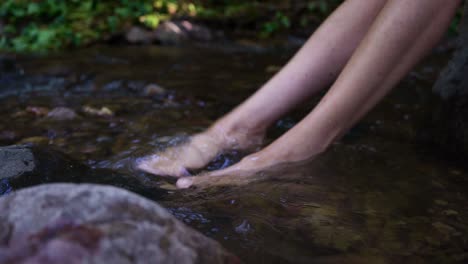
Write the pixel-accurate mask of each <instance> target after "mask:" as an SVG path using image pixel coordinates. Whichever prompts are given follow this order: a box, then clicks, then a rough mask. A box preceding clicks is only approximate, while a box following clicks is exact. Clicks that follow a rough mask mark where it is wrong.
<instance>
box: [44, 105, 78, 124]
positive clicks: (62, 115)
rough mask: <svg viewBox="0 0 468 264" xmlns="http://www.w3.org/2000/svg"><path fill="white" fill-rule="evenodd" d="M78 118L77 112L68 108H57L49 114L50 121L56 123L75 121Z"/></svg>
mask: <svg viewBox="0 0 468 264" xmlns="http://www.w3.org/2000/svg"><path fill="white" fill-rule="evenodd" d="M76 117H77V114H76V112H75V111H74V110H72V109H70V108H67V107H56V108H54V109H52V110H51V111H50V112H49V113H48V114H47V118H48V119H52V120H56V121H67V120H73V119H75V118H76Z"/></svg>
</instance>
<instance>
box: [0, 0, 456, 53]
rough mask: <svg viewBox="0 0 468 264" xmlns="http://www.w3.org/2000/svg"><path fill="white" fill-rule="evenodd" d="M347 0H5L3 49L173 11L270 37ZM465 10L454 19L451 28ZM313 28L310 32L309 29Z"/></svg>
mask: <svg viewBox="0 0 468 264" xmlns="http://www.w3.org/2000/svg"><path fill="white" fill-rule="evenodd" d="M342 1H343V0H262V1H254V0H1V1H0V50H9V51H15V52H43V51H49V50H59V49H63V48H67V47H79V46H84V45H88V44H90V43H93V42H96V41H102V40H105V39H108V38H109V37H111V36H112V35H113V34H115V33H118V32H121V31H122V30H123V29H124V28H126V27H129V26H131V25H134V24H140V25H143V26H146V27H148V28H156V27H157V26H158V25H159V24H160V23H161V22H162V21H164V20H167V19H170V18H172V17H174V16H190V17H197V18H198V19H203V20H205V21H208V22H210V21H211V22H214V23H213V24H220V23H217V22H223V23H221V24H223V25H230V26H231V27H235V28H236V29H241V30H245V29H247V30H251V31H252V30H256V31H257V32H258V36H259V37H263V38H267V37H271V36H272V35H275V34H277V33H281V32H284V31H286V30H291V29H293V30H298V29H301V28H304V29H307V30H309V29H310V28H311V25H318V24H319V23H320V22H321V21H322V20H323V19H324V18H325V17H326V16H327V15H328V14H329V13H330V12H332V11H333V9H334V8H335V7H336V6H338V5H339V4H340V3H341V2H342ZM460 17H461V12H459V13H458V15H457V17H456V18H455V19H454V23H453V26H452V32H456V24H457V21H459V19H460ZM306 32H308V31H306Z"/></svg>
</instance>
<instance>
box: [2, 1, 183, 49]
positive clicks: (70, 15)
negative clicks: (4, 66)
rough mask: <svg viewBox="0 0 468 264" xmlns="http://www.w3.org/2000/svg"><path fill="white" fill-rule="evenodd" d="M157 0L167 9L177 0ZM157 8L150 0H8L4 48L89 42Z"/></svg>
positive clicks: (4, 15)
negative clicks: (167, 6) (168, 5)
mask: <svg viewBox="0 0 468 264" xmlns="http://www.w3.org/2000/svg"><path fill="white" fill-rule="evenodd" d="M156 2H162V6H161V8H160V9H161V10H162V11H161V13H163V12H164V10H165V8H166V5H167V4H170V3H175V2H177V1H170V0H167V1H156ZM156 11H157V7H155V5H154V1H150V0H117V1H111V0H101V1H99V0H36V1H29V0H4V1H3V2H2V3H1V4H0V17H1V18H2V19H1V21H0V22H1V23H2V24H3V25H4V27H3V32H2V37H1V39H0V49H5V50H14V51H18V52H24V51H44V50H57V49H60V48H63V47H67V46H81V45H86V44H89V43H91V42H93V41H96V40H100V39H105V38H107V37H109V36H110V35H111V34H113V33H115V32H117V31H118V30H120V29H121V28H122V27H123V26H124V25H126V24H130V23H135V22H137V21H138V19H139V18H141V17H142V16H144V15H147V14H150V13H152V12H156ZM155 19H161V18H160V17H155V16H154V15H153V16H151V17H148V18H147V19H146V20H145V22H144V23H145V24H148V25H150V26H156V25H157V23H155V21H156V20H155ZM158 21H159V20H158Z"/></svg>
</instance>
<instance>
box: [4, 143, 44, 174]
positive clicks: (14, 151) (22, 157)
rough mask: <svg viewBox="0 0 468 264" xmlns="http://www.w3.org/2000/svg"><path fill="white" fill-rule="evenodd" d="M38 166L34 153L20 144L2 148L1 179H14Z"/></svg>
mask: <svg viewBox="0 0 468 264" xmlns="http://www.w3.org/2000/svg"><path fill="white" fill-rule="evenodd" d="M35 168H36V164H35V160H34V154H33V153H32V151H31V150H30V149H28V148H23V147H19V146H11V147H2V148H0V171H1V172H2V173H1V174H0V179H14V178H17V177H19V176H21V175H24V174H27V173H31V172H32V171H33V170H34V169H35Z"/></svg>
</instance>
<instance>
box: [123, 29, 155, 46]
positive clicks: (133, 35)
mask: <svg viewBox="0 0 468 264" xmlns="http://www.w3.org/2000/svg"><path fill="white" fill-rule="evenodd" d="M125 39H126V40H127V41H128V42H129V43H132V44H139V43H143V44H149V43H151V42H153V41H155V40H156V38H155V36H154V34H153V33H152V32H151V31H148V30H146V29H144V28H141V27H137V26H133V27H131V28H130V29H129V30H128V31H127V33H125Z"/></svg>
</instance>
